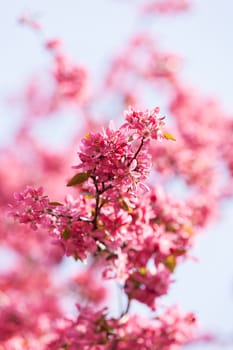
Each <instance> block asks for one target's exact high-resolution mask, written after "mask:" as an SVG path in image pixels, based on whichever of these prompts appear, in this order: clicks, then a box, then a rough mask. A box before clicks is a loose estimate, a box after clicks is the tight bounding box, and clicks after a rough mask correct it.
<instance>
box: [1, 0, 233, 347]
mask: <svg viewBox="0 0 233 350" xmlns="http://www.w3.org/2000/svg"><path fill="white" fill-rule="evenodd" d="M193 2H194V5H195V6H194V9H193V12H192V13H191V14H187V15H181V16H179V17H177V18H172V17H168V18H163V19H158V18H155V19H153V20H150V22H147V23H145V22H142V21H140V20H139V19H138V18H137V17H135V15H134V14H133V12H132V11H131V7H130V6H129V5H127V1H124V0H85V1H84V0H83V1H81V0H69V1H68V0H66V1H65V0H59V1H57V0H56V1H55V0H50V1H48V0H34V1H31V0H27V1H26V0H25V1H23V0H8V1H7V2H4V4H3V2H2V4H1V5H0V43H1V48H2V52H1V56H0V62H1V78H0V96H1V99H2V103H1V106H0V120H1V130H0V139H1V138H2V140H5V139H7V138H8V136H7V135H9V134H10V130H12V128H13V127H14V125H13V123H14V122H13V121H14V118H13V117H12V115H13V114H12V115H11V113H12V112H10V109H9V108H6V107H5V106H4V97H6V96H7V95H9V94H10V93H11V92H12V91H13V92H16V91H17V89H20V87H22V85H23V83H24V82H25V81H26V80H27V78H28V77H29V76H30V74H32V73H34V72H36V71H37V70H43V68H45V67H46V65H47V63H48V56H46V54H45V53H44V51H43V50H42V48H41V45H40V38H39V37H38V38H37V36H36V35H35V33H32V32H31V31H30V30H27V29H26V28H22V27H19V26H18V24H17V21H16V19H17V17H18V16H19V15H21V14H22V13H23V12H25V11H29V12H31V13H33V14H38V18H39V19H40V20H41V22H42V23H43V27H44V29H45V32H46V35H47V36H48V37H61V38H63V42H64V46H65V48H66V50H67V51H68V52H69V53H70V56H71V57H73V58H74V59H76V60H78V61H79V62H80V63H83V64H84V65H87V66H88V67H90V68H91V71H92V72H93V74H95V75H97V74H98V72H99V71H100V70H101V69H102V68H103V67H104V65H105V60H106V59H107V58H108V57H109V56H110V54H111V52H116V51H117V48H120V47H121V46H123V44H124V42H125V40H126V38H127V37H129V36H130V34H131V33H132V32H133V31H134V29H135V28H136V27H137V26H138V25H139V26H140V27H141V29H143V27H146V26H148V25H150V27H151V28H153V31H154V33H155V36H156V37H157V38H158V39H159V41H160V44H161V46H162V47H164V48H166V49H168V50H169V51H174V52H177V53H179V54H180V55H181V56H183V57H184V59H185V69H184V72H183V75H184V78H185V79H187V81H190V83H191V84H193V85H196V86H197V87H198V88H199V90H200V91H201V92H202V93H204V94H206V95H213V96H214V97H216V98H219V100H221V102H222V104H223V106H224V107H225V108H226V109H227V110H228V111H229V113H231V114H233V98H232V92H233V64H232V62H233V36H232V33H233V20H232V18H233V2H232V1H229V0H222V1H219V0H196V1H193ZM14 113H16V112H14ZM16 114H17V113H16ZM232 213H233V205H231V206H230V205H229V204H227V205H225V206H224V208H223V213H222V221H221V222H220V223H219V224H218V225H217V226H216V227H215V228H214V229H210V230H209V232H208V233H206V234H203V236H202V237H200V239H199V241H198V243H197V247H196V249H195V251H194V255H196V256H197V257H198V258H199V259H200V262H199V263H194V262H189V263H187V264H185V265H183V266H181V267H180V268H179V269H178V271H177V274H176V278H177V282H176V283H175V284H174V286H173V287H172V290H171V293H170V296H169V298H168V299H169V303H170V302H178V303H180V304H181V305H182V306H183V308H184V309H187V310H192V311H194V312H196V313H197V315H198V317H199V319H200V322H201V323H202V324H203V325H204V326H205V327H206V328H207V329H208V328H209V329H212V330H217V331H219V332H220V333H223V334H224V333H230V332H231V334H232V338H233V263H232V257H233V218H232V216H233V215H232ZM232 347H233V345H231V346H230V347H229V350H230V349H232ZM195 349H199V347H195ZM200 349H203V346H200ZM210 349H211V350H220V349H222V346H216V347H215V346H213V345H211V346H210Z"/></svg>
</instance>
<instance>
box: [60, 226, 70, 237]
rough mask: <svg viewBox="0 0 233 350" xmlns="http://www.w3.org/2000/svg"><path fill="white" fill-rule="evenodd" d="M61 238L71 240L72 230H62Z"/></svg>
mask: <svg viewBox="0 0 233 350" xmlns="http://www.w3.org/2000/svg"><path fill="white" fill-rule="evenodd" d="M61 236H62V238H63V239H65V240H67V239H69V238H70V229H69V228H68V227H66V228H64V229H63V230H62V233H61Z"/></svg>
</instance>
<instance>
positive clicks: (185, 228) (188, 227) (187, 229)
mask: <svg viewBox="0 0 233 350" xmlns="http://www.w3.org/2000/svg"><path fill="white" fill-rule="evenodd" d="M183 230H184V231H185V232H187V233H188V234H190V235H193V234H194V232H193V229H192V227H190V226H183Z"/></svg>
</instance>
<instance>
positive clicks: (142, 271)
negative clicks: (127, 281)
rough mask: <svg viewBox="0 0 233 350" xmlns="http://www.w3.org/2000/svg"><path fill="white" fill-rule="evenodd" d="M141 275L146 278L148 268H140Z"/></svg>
mask: <svg viewBox="0 0 233 350" xmlns="http://www.w3.org/2000/svg"><path fill="white" fill-rule="evenodd" d="M138 271H139V273H140V274H141V275H142V276H145V275H146V273H147V271H146V268H145V267H140V269H139V270H138Z"/></svg>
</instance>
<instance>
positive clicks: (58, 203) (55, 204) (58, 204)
mask: <svg viewBox="0 0 233 350" xmlns="http://www.w3.org/2000/svg"><path fill="white" fill-rule="evenodd" d="M49 205H54V206H55V207H57V206H60V205H63V204H62V203H60V202H49Z"/></svg>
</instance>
